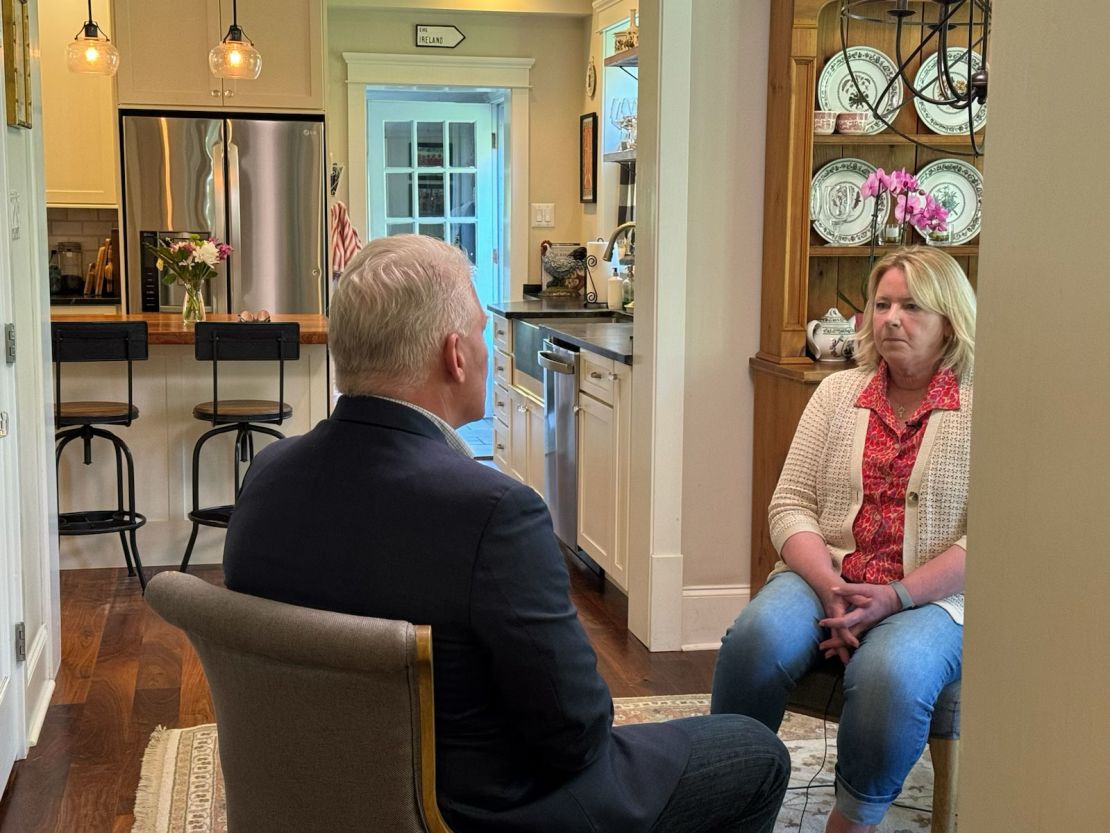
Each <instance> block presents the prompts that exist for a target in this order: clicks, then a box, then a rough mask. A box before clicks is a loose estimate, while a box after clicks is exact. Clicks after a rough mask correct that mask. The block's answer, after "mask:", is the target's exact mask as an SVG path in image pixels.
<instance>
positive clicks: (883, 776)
mask: <svg viewBox="0 0 1110 833" xmlns="http://www.w3.org/2000/svg"><path fill="white" fill-rule="evenodd" d="M824 616H825V612H824V608H823V607H822V605H821V602H820V600H819V599H818V597H817V594H816V593H814V592H813V589H812V588H811V587H810V586H809V585H808V584H807V583H806V582H805V580H804V579H803V578H802V577H801V576H799V575H797V574H796V573H780V574H778V575H776V576H774V577H773V578H772V579H771V581H769V582H768V583H767V585H766V586H765V587H764V588H763V589H762V590H760V591H759V593H758V594H756V597H755V598H754V599H752V601H751V603H750V604H748V606H747V607H745V608H744V609H743V610H742V611H741V612H740V615H739V616H738V617H737V618H736V621H735V622H733V624H732V627H731V628H729V629H728V632H727V633H725V636H724V639H723V640H722V643H721V651H720V653H719V654H718V655H717V668H716V670H715V671H714V674H713V700H712V706H711V709H710V710H711V711H712V712H714V713H735V714H746V715H750V716H751V717H754V718H756V719H757V720H759V721H760V722H762V723H763V724H764V725H766V726H767V727H768V728H770V729H772V730H774V731H778V727H779V724H780V723H781V722H782V716H783V712H784V711H785V709H786V700H787V695H788V694H789V692H790V690H791V689H793V688H794V686H795V684H796V683H797V681H798V680H799V679H801V678H802V677H803V676H804V675H805V673H806V672H807V671H808V670H809V669H810V668H811V667H812V666H813V665H815V664H816V663H818V662H820V661H821V659H822V657H821V652H820V651H819V650H818V648H817V645H818V643H820V642H821V641H822V640H823V639H825V638H826V637H827V634H828V631H827V630H826V629H825V628H821V627H819V626H818V625H817V620H818V619H823V618H824ZM962 654H963V627H961V626H960V625H957V624H956V623H955V622H954V621H953V620H952V617H951V616H949V615H948V612H947V611H945V610H944V609H943V608H941V607H938V606H937V605H924V606H923V607H919V608H915V609H913V610H906V611H903V612H901V613H896V614H894V615H893V616H890V617H888V618H886V619H884V620H883V621H882V622H880V623H879V624H877V625H876V626H875V627H873V628H871V630H869V631H867V633H865V634H864V635H863V637H862V639H861V640H860V647H859V648H858V649H857V650H856V651H855V653H854V654H853V655H852V658H851V661H850V662H849V663H848V665H847V667H846V668H845V670H844V709H843V711H842V712H841V715H840V729H839V731H838V733H837V741H836V743H837V764H836V780H837V790H836V805H837V807H838V808H839V809H840V811H841V813H843V814H844V816H845V817H846V818H848V819H849V820H851V821H854V822H858V823H861V824H878V823H879V822H881V821H882V818H883V816H884V815H885V813H886V811H887V808H888V807H890V804H891V802H893V801H894V799H895V798H897V797H898V793H899V792H901V790H902V783H903V782H904V781H905V779H906V776H907V775H908V774H909V771H910V769H912V768H913V765H914V764H915V763H916V762H917V759H918V758H920V757H921V753H922V752H923V751H924V749H925V744H926V743H928V740H929V723H930V722H931V720H932V715H933V706H934V705H935V704H936V700H937V696H938V695H939V694H940V692H941V690H942V689H943V688H944V687H945V686H946V685H948V684H949V683H952V682H955V681H956V680H958V679H960V671H961V660H962Z"/></svg>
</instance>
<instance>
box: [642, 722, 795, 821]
mask: <svg viewBox="0 0 1110 833" xmlns="http://www.w3.org/2000/svg"><path fill="white" fill-rule="evenodd" d="M672 725H673V726H676V727H677V728H679V729H681V730H682V731H684V732H686V733H687V734H688V735H689V736H690V758H689V760H688V761H687V762H686V769H685V770H683V772H682V777H681V778H679V780H678V784H677V785H676V786H675V788H674V792H672V793H671V797H670V800H669V801H668V802H667V806H666V807H664V808H663V812H662V813H660V814H659V818H658V819H657V820H656V822H655V826H654V827H652V828H651V833H771V831H772V830H773V829H774V827H775V819H776V818H777V817H778V814H779V807H780V806H781V805H782V797H783V795H784V794H785V793H786V785H787V783H788V782H789V780H790V755H789V754H788V753H787V751H786V747H785V746H783V745H782V741H780V740H779V739H778V738H777V737H775V735H774V733H772V732H771V731H769V730H768V729H767V728H766V727H765V726H763V725H762V724H760V723H759V722H758V721H755V720H752V719H751V718H748V717H743V716H741V715H736V714H717V715H704V716H702V717H688V718H685V719H684V720H675V721H673V722H672Z"/></svg>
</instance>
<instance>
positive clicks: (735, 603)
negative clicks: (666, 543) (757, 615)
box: [682, 584, 752, 651]
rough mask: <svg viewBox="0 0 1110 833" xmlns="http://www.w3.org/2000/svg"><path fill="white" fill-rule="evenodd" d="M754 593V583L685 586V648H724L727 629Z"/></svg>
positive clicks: (683, 647) (683, 642) (683, 630)
mask: <svg viewBox="0 0 1110 833" xmlns="http://www.w3.org/2000/svg"><path fill="white" fill-rule="evenodd" d="M751 597H752V588H751V585H750V584H734V585H709V586H704V587H696V586H690V587H684V588H682V650H683V651H715V650H717V649H718V648H720V647H721V637H722V636H724V634H725V630H726V629H727V628H728V626H729V625H731V624H732V622H733V620H734V619H735V618H736V615H737V614H738V613H739V612H740V611H741V610H742V609H743V608H744V606H745V605H746V604H747V603H748V602H749V601H750V600H751Z"/></svg>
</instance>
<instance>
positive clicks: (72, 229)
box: [47, 220, 85, 237]
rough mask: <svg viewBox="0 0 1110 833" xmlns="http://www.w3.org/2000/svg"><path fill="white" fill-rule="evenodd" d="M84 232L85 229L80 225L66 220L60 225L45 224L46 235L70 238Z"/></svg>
mask: <svg viewBox="0 0 1110 833" xmlns="http://www.w3.org/2000/svg"><path fill="white" fill-rule="evenodd" d="M84 232H85V229H84V228H83V227H82V225H81V223H75V222H70V221H68V220H67V221H65V222H60V223H48V224H47V234H48V235H51V234H54V235H59V236H62V237H65V236H66V235H69V236H70V237H78V236H80V235H81V234H84Z"/></svg>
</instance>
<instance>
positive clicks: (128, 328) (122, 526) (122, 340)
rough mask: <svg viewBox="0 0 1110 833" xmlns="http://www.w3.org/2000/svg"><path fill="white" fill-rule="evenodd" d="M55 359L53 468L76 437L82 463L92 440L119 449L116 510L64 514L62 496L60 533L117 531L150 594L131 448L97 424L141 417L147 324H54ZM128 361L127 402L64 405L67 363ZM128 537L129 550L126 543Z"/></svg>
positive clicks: (128, 561)
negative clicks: (137, 391) (140, 368)
mask: <svg viewBox="0 0 1110 833" xmlns="http://www.w3.org/2000/svg"><path fill="white" fill-rule="evenodd" d="M50 334H51V340H52V342H53V357H54V427H55V429H56V430H55V434H54V443H55V446H54V465H55V467H60V464H61V460H62V451H63V450H64V449H65V447H66V446H67V445H69V444H70V443H71V442H73V441H74V440H76V439H80V440H81V441H82V442H83V443H84V446H85V456H84V463H85V465H86V466H88V465H91V464H92V440H93V437H101V438H103V439H105V440H108V442H110V443H111V444H112V446H113V447H114V448H115V451H116V508H115V509H93V510H89V511H83V512H62V511H61V505H60V503H61V497H60V496H59V507H58V508H59V511H58V534H60V535H102V534H104V533H107V532H118V533H119V540H120V543H121V544H122V545H123V559H124V561H125V562H126V564H127V574H128V575H130V576H133V575H135V573H136V572H138V574H139V586H140V587H142V588H143V590H146V577H145V576H144V575H143V564H142V561H141V560H140V559H139V547H138V545H137V544H136V542H135V530H136V529H138V528H139V527H140V526H142V525H143V524H145V523H146V517H145V516H143V515H140V514H139V513H138V512H136V511H135V463H134V461H133V460H132V458H131V449H129V448H128V447H127V443H125V442H124V441H123V440H122V439H120V438H119V437H118V436H117V435H116V434H114V433H112V432H111V431H108V430H106V429H104V428H94V427H93V426H95V425H122V426H124V427H125V428H126V427H128V426H130V425H131V423H132V421H134V420H136V419H138V418H139V409H138V408H136V407H135V404H134V396H133V381H132V373H131V363H132V362H133V361H142V360H145V359H146V358H147V349H148V348H147V327H146V322H145V321H123V322H106V323H91V322H55V323H53V324H51V325H50ZM121 361H125V362H127V401H126V402H64V401H62V364H63V363H65V362H121ZM125 461H126V469H127V501H126V503H125V502H124V488H123V480H124V462H125ZM129 539H130V547H129V546H128V540H129Z"/></svg>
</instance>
